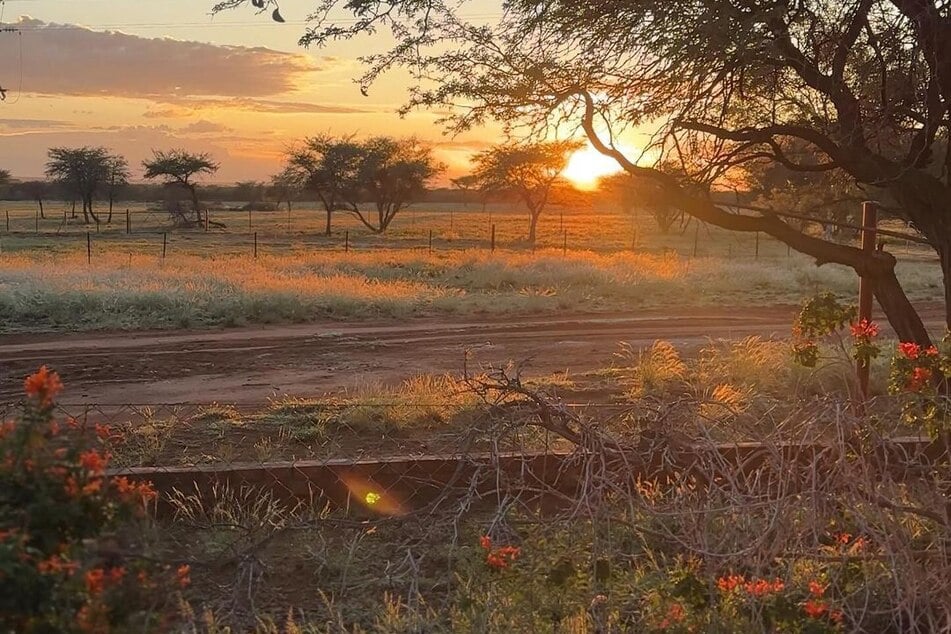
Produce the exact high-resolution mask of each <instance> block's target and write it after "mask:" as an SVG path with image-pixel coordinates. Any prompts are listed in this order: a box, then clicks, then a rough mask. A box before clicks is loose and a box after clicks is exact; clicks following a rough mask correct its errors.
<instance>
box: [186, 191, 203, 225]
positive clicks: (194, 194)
mask: <svg viewBox="0 0 951 634" xmlns="http://www.w3.org/2000/svg"><path fill="white" fill-rule="evenodd" d="M186 187H188V191H189V192H190V193H191V195H192V206H193V207H194V208H195V220H197V221H198V224H201V222H202V217H201V204H200V203H199V202H198V188H197V187H195V186H194V185H186Z"/></svg>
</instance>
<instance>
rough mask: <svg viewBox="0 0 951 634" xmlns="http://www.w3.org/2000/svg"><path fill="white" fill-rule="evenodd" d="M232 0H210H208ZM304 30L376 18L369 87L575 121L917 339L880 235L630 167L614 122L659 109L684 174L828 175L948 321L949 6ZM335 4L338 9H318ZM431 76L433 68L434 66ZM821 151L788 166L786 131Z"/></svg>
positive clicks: (386, 2)
mask: <svg viewBox="0 0 951 634" xmlns="http://www.w3.org/2000/svg"><path fill="white" fill-rule="evenodd" d="M240 4H243V2H241V1H240V0H232V1H230V2H224V3H221V6H222V8H227V7H229V6H237V5H240ZM321 4H322V7H323V9H324V10H322V11H320V12H318V13H317V14H316V16H317V21H316V23H312V24H311V25H310V28H308V30H307V32H306V33H305V34H304V36H303V37H302V40H301V41H302V43H303V44H304V45H323V44H326V43H328V42H330V41H332V40H335V39H343V38H351V37H354V36H357V35H361V34H365V33H368V32H372V31H373V30H375V29H377V28H379V27H385V26H389V27H390V28H391V30H392V32H393V33H394V35H395V37H396V38H397V40H398V41H397V43H396V45H395V46H394V48H393V49H392V50H390V51H386V52H385V53H382V54H380V55H376V56H371V57H370V58H369V59H368V64H369V67H368V72H367V73H366V74H365V76H364V77H363V78H362V80H361V81H362V83H363V88H364V89H367V88H368V86H369V84H371V83H372V82H373V81H374V80H375V79H376V78H377V77H378V76H379V75H380V74H381V73H382V72H384V71H385V70H387V69H388V68H391V67H393V66H398V65H405V66H406V67H409V68H411V69H413V70H414V76H416V77H418V78H419V82H417V84H416V85H415V86H412V87H411V93H410V95H411V96H410V100H409V103H407V105H406V108H407V109H409V108H413V107H416V106H432V107H439V108H442V107H445V106H450V105H452V104H454V103H456V102H457V101H459V100H460V99H464V101H465V103H466V108H465V109H457V110H455V111H453V113H452V114H450V116H449V120H448V123H449V124H450V125H451V126H452V127H454V128H455V129H465V128H467V127H469V126H472V125H474V124H477V123H480V122H481V121H483V120H485V119H486V118H489V117H492V118H496V119H499V120H501V121H504V122H515V123H522V124H529V125H530V127H531V126H534V127H535V129H538V128H544V127H545V126H548V125H552V124H556V125H563V124H565V123H566V122H571V123H574V124H577V125H578V126H579V127H580V130H581V131H583V133H584V134H585V135H586V136H587V137H588V139H589V141H590V142H591V143H592V145H593V146H594V147H595V148H596V149H598V150H599V151H601V152H602V153H604V154H605V155H607V156H610V157H613V158H614V159H616V160H617V162H618V163H619V165H620V166H621V167H622V168H624V169H625V170H626V171H627V172H629V173H631V174H636V175H639V176H644V177H649V178H653V179H655V180H656V181H657V182H658V183H659V184H660V186H661V187H663V188H664V189H665V190H666V191H667V192H668V193H669V195H670V196H671V198H672V200H674V201H675V203H676V204H677V206H678V207H679V208H681V209H682V210H684V211H685V212H686V213H689V214H691V215H692V216H694V217H696V218H699V219H700V220H702V221H704V222H707V223H710V224H713V225H716V226H720V227H723V228H725V229H729V230H735V231H744V232H754V231H759V232H764V233H766V234H769V235H771V236H773V237H775V238H776V239H778V240H780V241H782V242H785V243H786V244H787V245H789V246H790V247H792V248H793V249H796V250H797V251H800V252H802V253H805V254H807V255H809V256H811V257H813V258H814V259H815V261H816V263H817V264H819V265H823V264H828V263H835V264H840V265H844V266H847V267H850V268H852V269H853V270H855V271H856V273H858V274H859V275H863V276H865V277H867V278H868V279H869V280H870V281H871V285H872V288H873V292H874V294H875V297H876V298H877V300H878V302H879V304H880V305H881V307H882V309H883V310H884V312H885V314H886V316H887V317H888V320H889V322H890V324H891V325H892V327H893V328H894V329H895V331H896V332H897V333H898V335H899V337H901V338H902V339H903V340H907V341H916V342H918V343H921V344H927V343H929V342H930V338H929V335H928V332H927V330H926V329H925V327H924V325H923V323H922V321H921V319H920V318H919V316H918V314H917V313H916V311H915V309H914V307H913V306H912V305H911V303H910V302H909V301H908V299H907V297H906V296H905V293H904V291H903V289H902V287H901V285H900V284H899V282H898V279H897V277H896V275H895V265H896V259H895V257H894V256H893V255H892V254H890V253H889V252H888V251H886V250H884V249H879V250H877V251H875V252H873V253H865V252H863V251H862V250H861V249H858V248H856V247H854V246H852V245H849V244H841V243H838V242H836V241H833V240H828V239H821V238H818V237H815V236H812V235H808V234H807V233H805V232H803V231H801V230H799V228H797V227H796V226H794V225H793V224H791V223H788V222H786V221H785V220H784V219H783V216H781V215H779V213H778V212H779V211H781V210H766V211H756V210H746V211H737V210H736V209H733V208H724V207H721V206H719V205H717V204H716V203H715V202H714V201H713V200H712V198H711V197H710V196H704V195H698V194H697V193H696V191H694V190H692V189H690V188H685V187H683V186H682V183H681V182H680V181H679V180H678V179H676V178H671V177H670V176H669V175H667V174H665V173H664V172H663V171H662V170H659V169H656V168H655V167H651V166H646V165H641V164H639V163H638V162H637V161H636V160H634V159H633V158H632V157H630V156H627V155H625V154H624V152H623V151H622V150H621V149H619V147H618V145H617V144H616V143H615V139H616V135H617V134H619V133H623V131H624V129H625V128H626V127H630V126H636V125H648V124H651V123H652V122H656V121H662V122H663V124H662V126H661V128H662V129H660V130H659V131H658V134H657V135H656V147H655V148H653V149H655V150H656V151H657V152H658V154H659V155H661V156H665V155H677V156H683V155H684V154H687V155H688V156H693V157H695V158H696V159H697V160H696V161H695V163H694V167H695V168H696V169H695V175H696V177H697V178H698V179H703V178H704V177H705V176H707V175H709V174H710V173H711V172H714V171H720V170H724V171H728V170H730V169H733V168H735V167H736V166H738V165H744V164H746V163H748V162H750V161H771V162H778V163H781V164H783V165H785V166H786V167H788V168H789V169H791V170H795V171H804V172H816V173H818V172H833V171H838V172H841V173H842V174H843V175H845V176H846V177H847V178H849V179H851V180H852V181H853V182H855V183H856V184H857V185H858V186H860V187H862V189H863V192H864V193H865V194H866V195H867V196H868V197H869V198H870V199H873V200H876V201H878V202H880V203H883V204H884V205H886V206H888V207H890V208H894V209H895V214H896V215H897V216H898V217H900V218H902V219H904V220H906V221H907V222H908V223H909V224H910V225H912V226H913V227H914V228H915V229H917V230H918V231H919V232H920V234H921V235H922V236H923V238H922V239H923V241H924V242H925V243H927V244H928V245H929V246H930V247H932V248H933V249H934V250H935V252H936V254H937V255H938V259H939V261H940V265H941V269H942V272H943V275H944V297H945V303H946V314H947V321H948V325H949V326H951V213H949V210H951V181H949V174H951V169H949V167H951V153H949V152H948V151H947V150H946V149H945V148H947V147H948V145H949V144H948V143H947V140H948V137H949V131H951V116H949V107H951V17H949V11H951V6H949V4H948V3H947V2H944V1H943V0H839V1H837V2H829V1H827V0H799V1H797V2H787V1H782V2H763V3H759V2H741V1H739V0H685V1H683V2H670V1H669V0H605V1H603V2H569V1H568V0H513V1H512V2H508V3H506V9H507V10H506V12H505V14H504V17H503V18H501V19H500V20H499V21H498V22H497V23H496V24H494V25H489V26H488V27H487V26H485V25H470V24H466V23H465V22H464V21H462V20H461V19H460V18H459V17H458V15H457V14H456V13H455V11H456V10H457V9H458V8H459V7H462V8H465V7H467V6H468V4H472V0H470V2H469V3H467V2H465V1H463V2H460V3H455V4H453V5H452V6H451V7H450V6H449V5H447V3H444V2H442V1H441V0H366V1H361V2H350V1H348V0H325V1H324V2H322V3H321ZM335 8H341V9H344V10H349V11H350V12H351V13H353V14H354V15H355V17H356V18H357V19H356V20H354V21H353V22H343V21H342V22H338V23H335V22H334V17H332V16H339V15H341V13H340V12H335V11H334V9H335ZM434 79H435V82H433V80H434ZM793 140H795V141H796V142H802V143H805V144H808V145H809V146H810V147H811V148H813V149H814V150H815V152H816V154H817V155H818V156H820V157H821V158H820V160H818V161H815V162H813V161H808V162H798V161H796V160H795V158H794V157H792V156H790V154H789V153H788V152H787V148H789V147H790V144H791V142H792V141H793Z"/></svg>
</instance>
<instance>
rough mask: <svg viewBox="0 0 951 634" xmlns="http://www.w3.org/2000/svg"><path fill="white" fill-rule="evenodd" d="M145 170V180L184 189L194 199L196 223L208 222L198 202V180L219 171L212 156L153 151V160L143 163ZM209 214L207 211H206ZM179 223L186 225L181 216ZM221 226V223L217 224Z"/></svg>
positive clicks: (183, 151)
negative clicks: (160, 180) (158, 181)
mask: <svg viewBox="0 0 951 634" xmlns="http://www.w3.org/2000/svg"><path fill="white" fill-rule="evenodd" d="M142 167H143V168H144V169H145V174H144V176H145V178H146V179H148V180H153V179H156V178H160V179H162V180H163V181H164V182H165V185H166V186H178V187H182V188H184V189H185V190H186V191H187V192H188V193H189V195H190V196H191V199H192V207H193V209H194V212H195V222H196V223H197V224H201V223H202V222H203V221H205V220H206V218H205V217H203V216H202V206H201V203H200V202H199V200H198V184H197V183H196V179H198V178H201V177H202V176H210V175H212V174H214V173H215V172H217V171H218V167H219V165H218V163H216V162H215V161H214V160H213V159H212V158H211V155H210V154H207V153H205V152H202V153H198V154H195V153H192V152H187V151H185V150H180V149H175V150H168V151H160V150H152V158H151V159H150V160H147V161H143V162H142ZM206 214H207V211H206ZM177 222H179V223H181V224H186V223H187V221H186V220H185V218H184V217H182V216H180V217H179V218H178V219H177ZM215 224H216V225H217V226H221V223H215Z"/></svg>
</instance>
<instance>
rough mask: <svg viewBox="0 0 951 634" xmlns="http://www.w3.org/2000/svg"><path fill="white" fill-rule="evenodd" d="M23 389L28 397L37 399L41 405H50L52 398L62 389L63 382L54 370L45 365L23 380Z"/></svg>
mask: <svg viewBox="0 0 951 634" xmlns="http://www.w3.org/2000/svg"><path fill="white" fill-rule="evenodd" d="M23 389H24V391H25V392H26V395H27V396H29V397H30V398H36V399H39V401H40V404H41V405H42V406H43V407H46V406H48V405H50V404H51V403H52V402H53V398H54V397H55V396H56V395H57V394H59V392H60V390H62V389H63V383H62V381H60V380H59V375H58V374H57V373H56V372H52V371H50V369H49V368H48V367H46V366H45V365H44V366H42V367H41V368H40V369H39V370H37V371H36V372H35V373H33V374H31V375H30V376H28V377H26V380H24V381H23Z"/></svg>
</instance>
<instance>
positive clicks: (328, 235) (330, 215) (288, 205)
mask: <svg viewBox="0 0 951 634" xmlns="http://www.w3.org/2000/svg"><path fill="white" fill-rule="evenodd" d="M287 210H288V211H290V210H291V203H290V201H288V203H287ZM332 216H333V211H332V210H331V209H329V208H328V209H327V229H326V234H327V237H328V238H329V237H330V219H331V218H332Z"/></svg>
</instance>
